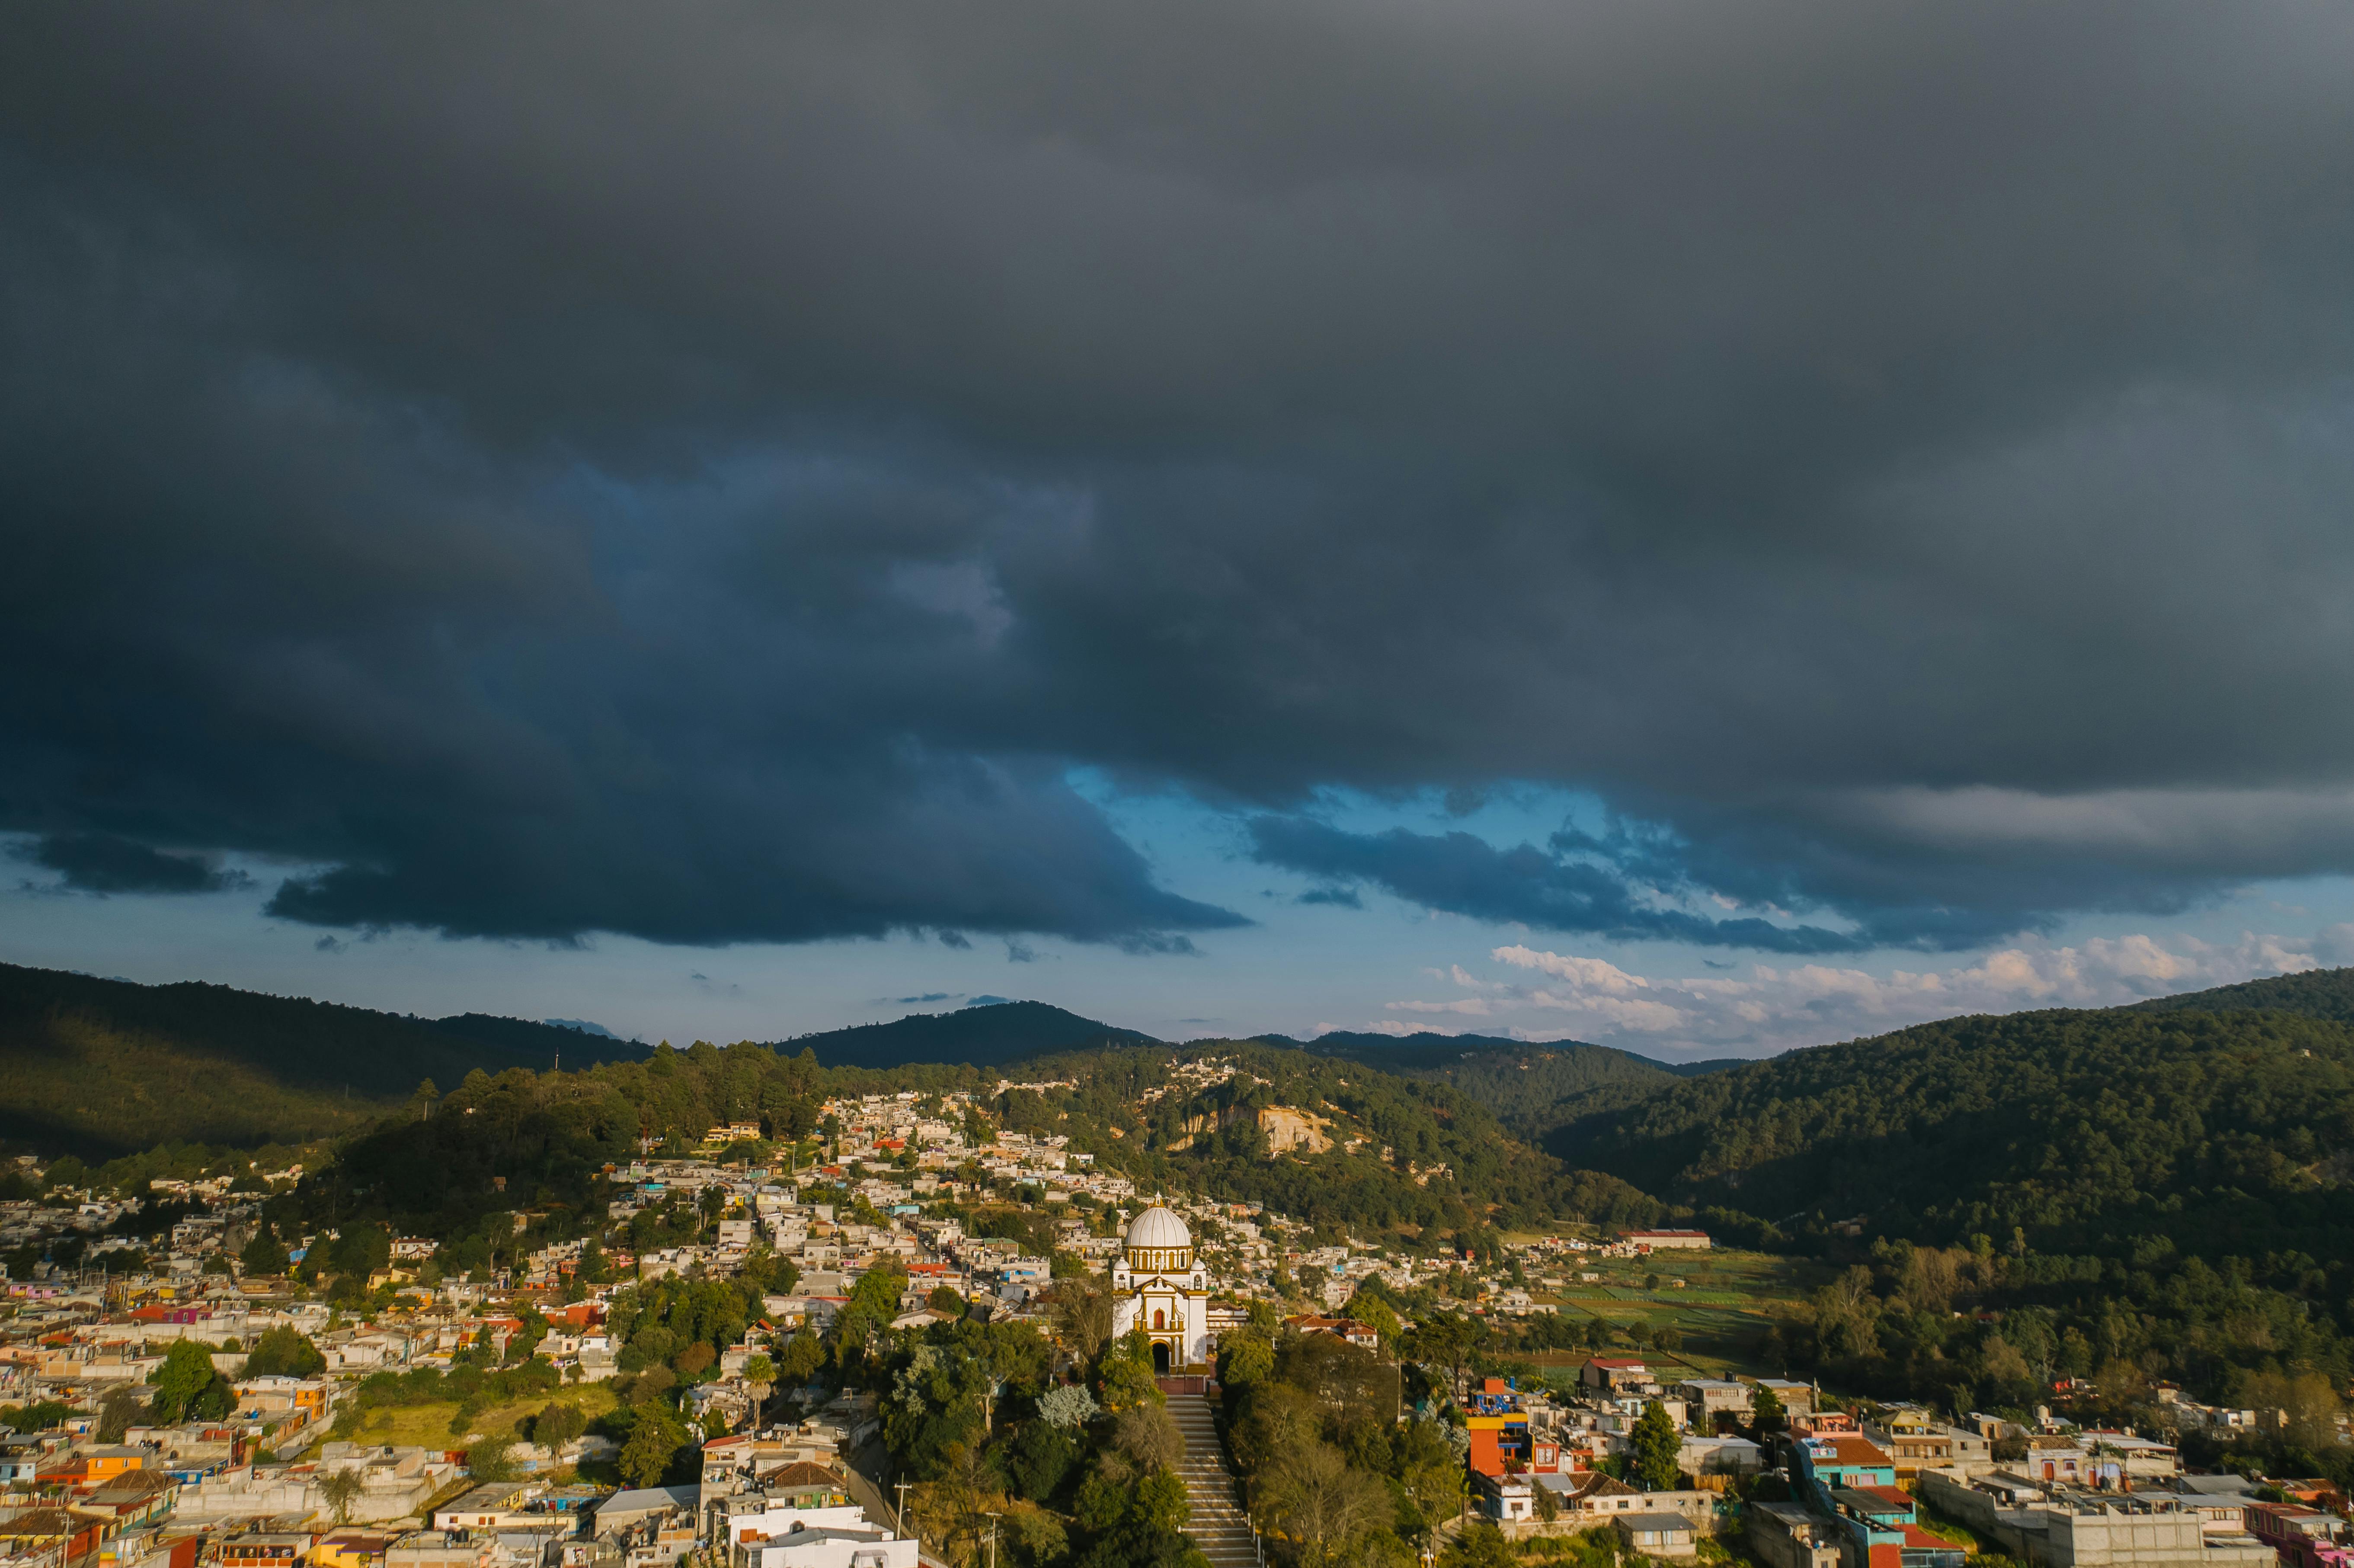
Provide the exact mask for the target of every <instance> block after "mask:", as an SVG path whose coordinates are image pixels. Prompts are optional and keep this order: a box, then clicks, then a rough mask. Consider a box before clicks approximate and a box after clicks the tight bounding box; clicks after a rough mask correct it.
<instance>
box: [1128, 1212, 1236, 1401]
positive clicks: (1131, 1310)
mask: <svg viewBox="0 0 2354 1568" xmlns="http://www.w3.org/2000/svg"><path fill="white" fill-rule="evenodd" d="M1111 1283H1112V1288H1113V1289H1114V1290H1115V1291H1118V1292H1119V1295H1118V1296H1117V1297H1116V1298H1114V1300H1113V1303H1112V1319H1111V1327H1112V1332H1113V1333H1115V1334H1125V1333H1127V1332H1128V1331H1129V1330H1131V1329H1142V1330H1144V1332H1145V1334H1146V1335H1147V1336H1148V1337H1149V1338H1150V1340H1152V1369H1153V1371H1155V1372H1168V1371H1170V1370H1171V1369H1172V1368H1175V1367H1183V1366H1198V1365H1202V1364H1204V1363H1206V1362H1207V1361H1209V1360H1210V1358H1211V1356H1212V1355H1213V1354H1214V1351H1215V1345H1216V1341H1215V1340H1214V1339H1213V1338H1212V1336H1211V1333H1210V1278H1209V1276H1208V1275H1207V1274H1205V1273H1204V1271H1203V1268H1202V1266H1201V1264H1200V1263H1199V1262H1197V1261H1196V1260H1195V1258H1194V1256H1193V1232H1192V1231H1190V1230H1188V1229H1187V1228H1186V1226H1185V1222H1184V1221H1183V1220H1181V1219H1179V1218H1178V1217H1177V1216H1176V1215H1175V1214H1173V1213H1170V1212H1169V1211H1168V1210H1167V1209H1164V1208H1162V1207H1161V1206H1160V1205H1159V1204H1158V1203H1156V1204H1154V1205H1153V1206H1152V1207H1151V1208H1149V1209H1147V1210H1145V1211H1144V1213H1140V1214H1139V1215H1137V1216H1136V1219H1135V1220H1134V1222H1133V1223H1131V1224H1129V1227H1128V1245H1127V1248H1126V1250H1124V1251H1123V1252H1122V1253H1121V1254H1120V1260H1119V1263H1118V1264H1117V1265H1116V1266H1114V1267H1113V1269H1112V1275H1111Z"/></svg>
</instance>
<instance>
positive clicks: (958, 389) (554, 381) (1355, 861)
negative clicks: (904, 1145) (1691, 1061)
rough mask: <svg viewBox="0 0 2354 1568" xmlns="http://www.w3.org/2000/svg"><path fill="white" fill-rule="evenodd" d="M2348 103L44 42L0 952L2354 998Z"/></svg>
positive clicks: (1991, 70)
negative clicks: (2338, 980) (2223, 986)
mask: <svg viewBox="0 0 2354 1568" xmlns="http://www.w3.org/2000/svg"><path fill="white" fill-rule="evenodd" d="M2348 58H2354V11H2349V10H2347V9H2345V8H2343V7H2338V6H2327V5H2267V4H2251V5H2241V6H2232V7H2228V8H2221V7H2216V6H2213V5H2207V4H2182V5H2169V4H2164V3H2149V0H2136V3H2134V4H2131V5H2122V4H2120V5H2098V4H2080V5H2070V6H2065V7H2054V6H2051V5H2042V4H2034V5H2029V4H2020V5H2002V4H1980V5H1950V6H1942V7H1940V6H1909V7H1891V6H1887V5H1876V4H1875V5H1864V4H1856V5H1844V4H1836V3H1829V0H1825V3H1814V4H1806V5H1785V4H1774V3H1770V0H1769V3H1765V4H1749V5H1730V4H1721V3H1720V4H1710V5H1701V4H1683V3H1679V0H1659V3H1654V4H1643V5H1631V4H1625V3H1619V0H1614V3H1610V4H1582V3H1576V0H1547V3H1545V4H1542V5H1537V4H1509V3H1490V0H1465V3H1459V4H1455V5H1443V6H1442V5H1426V4H1425V5H1391V4H1383V3H1381V0H1352V3H1351V4H1348V5H1339V4H1315V3H1301V0H1278V3H1276V4H1267V3H1266V0H1254V3H1253V4H1249V5H1230V4H1224V3H1221V0H1203V3H1197V4H1192V5H1182V6H1169V5H1164V6H1152V7H1145V6H1132V5H1118V4H1112V5H1104V4H1089V5H1050V4H1025V3H1023V0H1013V3H1010V4H1005V5H992V6H988V7H974V6H970V5H890V4H885V5H860V6H855V7H841V6H790V5H758V6H755V5H743V6H736V5H720V4H714V5H695V6H688V7H669V8H648V7H644V6H640V5H595V4H570V5H563V6H560V7H558V6H553V5H550V6H542V7H534V6H530V5H505V6H498V7H472V8H465V7H446V6H445V7H433V6H410V5H398V6H396V5H355V6H345V7H340V8H317V7H293V6H244V5H233V4H221V5H207V6H204V7H164V6H152V7H150V6H117V5H104V4H87V5H73V6H66V5H56V6H49V7H44V8H37V9H35V10H32V11H28V12H26V13H24V14H22V15H20V16H18V17H16V25H15V26H14V28H13V29H12V36H11V41H10V47H9V48H7V49H6V50H5V51H0V535H4V536H5V537H0V543H5V548H6V551H7V556H8V559H9V562H10V568H9V569H8V570H7V571H5V573H0V661H5V665H0V667H5V670H6V672H7V676H6V679H5V681H0V833H5V835H7V836H6V837H5V841H0V842H5V847H6V850H7V853H8V854H9V855H10V856H11V861H10V863H9V865H8V867H7V870H6V873H5V881H6V885H7V889H8V890H7V891H6V892H5V894H0V957H5V958H8V959H15V960H17V961H22V962H32V963H43V964H52V965H58V966H62V967H69V968H75V969H88V970H90V971H93V972H97V973H101V974H124V975H129V976H132V977H133V978H136V979H142V980H157V979H179V978H206V979H213V980H224V981H228V982H230V983H236V984H246V985H255V986H260V987H264V988H266V989H270V990H275V991H293V992H300V993H302V994H310V995H317V996H323V997H331V998H334V999H338V1000H345V1001H360V1002H366V1003H369V1004H372V1005H378V1006H389V1007H395V1008H398V1009H399V1010H401V1011H415V1012H447V1011H457V1010H459V1009H461V1008H479V1009H482V1010H487V1011H493V1012H514V1013H519V1014H522V1015H525V1016H535V1017H539V1016H559V1017H570V1018H588V1019H593V1020H596V1021H598V1022H604V1023H607V1024H608V1025H610V1027H612V1028H614V1029H615V1030H617V1031H618V1032H620V1033H645V1034H647V1035H649V1036H650V1037H651V1036H654V1035H684V1036H689V1037H692V1036H694V1035H696V1034H706V1035H710V1036H712V1037H716V1038H737V1037H756V1038H773V1037H779V1036H782V1035H787V1034H790V1033H797V1032H801V1031H805V1030H810V1029H816V1028H823V1027H830V1026H832V1025H835V1024H839V1023H842V1022H863V1021H865V1020H866V1019H869V1018H874V1017H886V1016H890V1015H892V1014H893V1013H895V1012H905V1011H909V1010H911V1009H915V1008H925V1009H934V1008H938V1007H942V1006H952V1005H957V1004H960V1003H961V1002H965V1001H970V1000H972V999H974V998H978V997H984V996H994V995H1016V996H1036V997H1040V998H1042V999H1044V1000H1048V1001H1058V1002H1062V1003H1064V1004H1066V1005H1069V1006H1073V1007H1075V1008H1077V1009H1079V1010H1081V1011H1085V1012H1091V1013H1093V1014H1094V1015H1096V1016H1100V1017H1106V1018H1109V1019H1112V1020H1114V1021H1116V1022H1123V1023H1129V1024H1133V1025H1136V1026H1138V1027H1142V1028H1147V1029H1150V1030H1153V1031H1154V1032H1156V1033H1176V1034H1183V1033H1214V1032H1225V1031H1235V1032H1255V1031H1259V1030H1267V1029H1279V1030H1284V1031H1286V1032H1289V1033H1304V1032H1307V1031H1310V1030H1313V1029H1316V1028H1319V1027H1323V1026H1335V1027H1350V1028H1362V1027H1387V1028H1391V1029H1394V1030H1402V1029H1409V1028H1423V1027H1437V1028H1444V1029H1456V1030H1460V1029H1476V1030H1480V1031H1483V1032H1489V1033H1527V1034H1532V1035H1539V1036H1559V1035H1574V1036H1576V1037H1579V1038H1587V1039H1604V1040H1609V1041H1611V1042H1613V1043H1616V1044H1629V1045H1633V1046H1635V1047H1637V1048H1639V1049H1646V1050H1654V1051H1657V1052H1659V1053H1661V1054H1692V1053H1702V1054H1718V1053H1723V1052H1740V1053H1755V1052H1761V1051H1766V1050H1772V1049H1777V1048H1781V1047H1784V1046H1787V1045H1791V1044H1806V1043H1809V1042H1812V1041H1818V1040H1822V1039H1828V1038H1838V1037H1841V1036H1842V1035H1847V1034H1853V1033H1866V1032H1871V1031H1873V1030H1877V1029H1881V1028H1885V1027H1890V1026H1893V1025H1894V1024H1897V1023H1902V1022H1911V1021H1913V1020H1914V1019H1916V1018H1922V1017H1930V1016H1937V1015H1940V1014H1943V1013H1949V1012H1960V1011H1966V1010H1972V1009H1978V1008H1987V1007H2016V1006H2028V1005H2044V1004H2050V1003H2052V1002H2056V1001H2115V1000H2122V999H2125V998H2128V997H2131V996H2136V995H2142V994H2148V993H2151V992H2154V991H2173V990H2181V989H2187V988H2190V987H2192V986H2196V985H2201V984H2208V983H2213V982H2215V981H2217V980H2234V979H2240V978H2244V977H2245V976H2247V975H2251V974H2259V973H2269V972H2274V971H2277V970H2280V969H2293V968H2299V967H2305V966H2308V965H2311V964H2314V963H2329V962H2344V961H2348V960H2349V959H2354V924H2349V922H2354V891H2350V890H2354V880H2349V876H2350V875H2354V725H2349V723H2347V722H2346V717H2347V715H2348V713H2349V705H2354V613H2349V611H2354V527H2349V503H2354V377H2349V370H2354V85H2349V79H2348V78H2347V76H2346V72H2345V70H2344V62H2345V61H2346V60H2347V59H2348Z"/></svg>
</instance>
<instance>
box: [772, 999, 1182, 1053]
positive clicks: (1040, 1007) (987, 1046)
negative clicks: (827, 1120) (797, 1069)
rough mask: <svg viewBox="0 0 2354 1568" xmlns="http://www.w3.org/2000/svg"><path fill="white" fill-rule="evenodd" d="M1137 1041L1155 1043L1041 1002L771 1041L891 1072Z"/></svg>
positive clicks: (922, 1015)
mask: <svg viewBox="0 0 2354 1568" xmlns="http://www.w3.org/2000/svg"><path fill="white" fill-rule="evenodd" d="M1113 1044H1158V1042H1156V1041H1154V1040H1153V1039H1152V1036H1150V1034H1140V1033H1137V1032H1136V1031H1135V1030H1133V1029H1122V1028H1119V1026H1117V1025H1115V1024H1110V1023H1098V1022H1096V1021H1095V1020H1094V1019H1092V1018H1082V1017H1080V1016H1079V1015H1078V1014H1077V1013H1076V1012H1066V1011H1064V1010H1063V1009H1062V1008H1059V1007H1055V1006H1052V1005H1050V1004H1048V1003H1046V1002H1043V1001H998V1002H983V1003H980V1004H977V1005H975V1006H971V1007H961V1008H959V1009H957V1010H956V1011H955V1012H911V1013H909V1014H908V1015H907V1017H905V1018H900V1019H895V1020H893V1021H892V1022H888V1023H860V1024H854V1025H853V1026H852V1027H850V1028H848V1029H831V1030H827V1031H824V1032H823V1033H817V1034H800V1035H795V1036H794V1037H793V1038H792V1039H790V1040H780V1041H777V1042H775V1043H774V1049H776V1050H779V1051H783V1052H788V1053H792V1052H800V1051H813V1052H815V1053H816V1054H817V1059H818V1060H819V1061H821V1062H822V1063H824V1064H825V1065H827V1066H829V1067H874V1068H889V1067H905V1066H910V1065H915V1064H917V1063H919V1062H938V1063H944V1064H948V1065H955V1064H958V1063H970V1064H971V1065H974V1066H995V1065H1002V1064H1004V1063H1008V1062H1020V1061H1026V1060H1028V1059H1030V1058H1032V1057H1035V1056H1044V1055H1048V1054H1053V1053H1055V1052H1058V1051H1077V1050H1083V1049H1085V1048H1087V1047H1088V1046H1090V1045H1113Z"/></svg>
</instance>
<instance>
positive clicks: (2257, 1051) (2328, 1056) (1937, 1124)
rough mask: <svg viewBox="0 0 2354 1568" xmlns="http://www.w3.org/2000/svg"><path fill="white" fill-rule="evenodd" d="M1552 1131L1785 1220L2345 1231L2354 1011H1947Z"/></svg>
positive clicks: (1918, 1232)
mask: <svg viewBox="0 0 2354 1568" xmlns="http://www.w3.org/2000/svg"><path fill="white" fill-rule="evenodd" d="M1548 1147H1549V1148H1550V1149H1551V1150H1553V1152H1554V1153H1555V1154H1556V1155H1559V1156H1560V1157H1562V1158H1564V1159H1565V1160H1569V1161H1571V1162H1572V1163H1575V1164H1584V1165H1590V1166H1593V1167H1594V1168H1596V1169H1597V1170H1601V1171H1609V1172H1610V1173H1612V1174H1614V1175H1617V1176H1618V1177H1621V1178H1623V1179H1625V1180H1626V1181H1630V1182H1632V1183H1634V1184H1635V1185H1636V1186H1638V1187H1640V1188H1642V1189H1643V1190H1645V1191H1647V1192H1654V1193H1657V1194H1659V1196H1661V1197H1663V1198H1667V1199H1670V1200H1671V1201H1675V1202H1689V1203H1692V1204H1696V1205H1701V1204H1712V1205H1723V1206H1725V1207H1728V1208H1735V1209H1740V1210H1744V1211H1746V1212H1747V1213H1751V1214H1754V1215H1757V1216H1759V1217H1761V1218H1763V1219H1765V1220H1769V1221H1777V1222H1781V1223H1783V1224H1787V1225H1788V1226H1790V1227H1791V1228H1794V1229H1795V1228H1802V1227H1803V1226H1805V1225H1807V1224H1812V1223H1814V1222H1815V1221H1816V1220H1817V1219H1818V1217H1819V1219H1821V1220H1826V1221H1837V1220H1840V1219H1845V1218H1849V1217H1851V1216H1861V1217H1863V1218H1865V1219H1866V1220H1867V1221H1868V1223H1869V1224H1871V1226H1872V1228H1875V1229H1881V1230H1885V1231H1887V1232H1889V1233H1892V1234H1907V1235H1911V1236H1914V1238H1916V1239H1921V1240H1935V1241H1941V1242H1963V1243H1967V1238H1969V1237H1970V1236H1972V1235H1974V1234H1986V1235H1988V1236H1991V1237H1993V1238H1995V1239H1996V1240H1997V1241H1999V1242H2000V1241H2007V1240H2008V1239H2009V1237H2010V1236H2011V1234H2012V1229H2013V1227H2014V1226H2017V1227H2020V1228H2023V1229H2024V1230H2025V1231H2026V1232H2027V1235H2028V1240H2029V1241H2030V1242H2031V1244H2032V1245H2035V1246H2036V1247H2038V1248H2040V1249H2041V1250H2045V1251H2056V1250H2079V1251H2083V1250H2104V1251H2109V1250H2115V1249H2117V1248H2121V1247H2123V1246H2125V1245H2126V1244H2127V1243H2128V1241H2129V1240H2130V1238H2132V1237H2135V1236H2137V1235H2143V1234H2164V1235H2167V1236H2169V1237H2170V1238H2171V1239H2172V1241H2173V1242H2174V1244H2175V1245H2179V1246H2180V1247H2181V1248H2182V1249H2183V1250H2184V1251H2186V1252H2200V1253H2205V1254H2208V1255H2225V1254H2250V1255H2253V1254H2256V1253H2262V1252H2264V1251H2269V1250H2274V1249H2278V1248H2291V1247H2293V1248H2299V1249H2302V1250H2304V1251H2306V1252H2308V1253H2311V1254H2314V1255H2317V1256H2324V1257H2327V1256H2343V1255H2347V1253H2348V1252H2349V1248H2354V1223H2349V1212H2348V1204H2347V1202H2346V1199H2347V1196H2348V1194H2347V1192H2346V1191H2345V1189H2344V1188H2343V1186H2342V1185H2339V1184H2338V1182H2340V1181H2342V1175H2341V1174H2340V1173H2341V1172H2342V1170H2343V1167H2344V1164H2345V1159H2344V1158H2343V1157H2345V1156H2346V1155H2347V1153H2348V1151H2349V1150H2354V1029H2349V1028H2348V1027H2347V1026H2345V1025H2342V1024H2339V1023H2336V1022H2327V1021H2323V1020H2316V1019H2306V1018H2298V1017H2293V1016H2288V1015H2285V1014H2282V1013H2278V1012H2245V1013H2231V1012H2224V1013H2216V1012H2131V1011H2123V1010H2111V1011H2102V1012H2073V1011H2053V1012H2030V1013H2018V1014H2013V1015H2010V1016H2008V1017H1975V1018H1958V1019H1949V1020H1946V1021H1945V1022H1938V1023H1929V1024H1923V1025H1920V1026H1919V1027H1916V1028H1913V1029H1906V1030H1902V1031H1899V1032H1898V1033H1893V1034H1889V1035H1884V1036H1882V1037H1880V1038H1878V1039H1872V1040H1861V1041H1856V1042H1852V1043H1850V1044H1842V1045H1826V1046H1819V1047H1817V1048H1815V1049H1813V1050H1807V1051H1793V1052H1791V1053H1789V1054H1787V1055H1784V1056H1779V1057H1776V1058H1774V1059H1773V1060H1770V1061H1765V1062H1759V1063H1755V1064H1754V1065H1749V1066H1745V1067H1741V1068H1738V1069H1735V1070H1734V1071H1732V1072H1727V1073H1718V1074H1712V1075H1709V1076H1707V1077H1703V1078H1697V1079H1691V1080H1687V1081H1684V1082H1681V1083H1678V1084H1676V1085H1673V1086H1670V1087H1668V1088H1665V1089H1662V1090H1660V1091H1659V1092H1657V1093H1655V1094H1653V1095H1651V1096H1650V1097H1648V1098H1646V1099H1644V1100H1643V1101H1641V1102H1639V1103H1638V1104H1636V1105H1634V1106H1632V1107H1628V1108H1625V1109H1623V1110H1608V1111H1603V1112H1598V1113H1596V1114H1594V1115H1589V1116H1586V1117H1584V1118H1580V1119H1578V1120H1576V1121H1575V1122H1573V1123H1571V1124H1569V1125H1568V1126H1566V1127H1564V1128H1561V1129H1560V1130H1559V1131H1557V1132H1556V1133H1555V1134H1554V1135H1553V1137H1552V1138H1551V1139H1549V1140H1548Z"/></svg>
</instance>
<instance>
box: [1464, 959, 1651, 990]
mask: <svg viewBox="0 0 2354 1568" xmlns="http://www.w3.org/2000/svg"><path fill="white" fill-rule="evenodd" d="M1488 956H1489V957H1490V958H1491V959H1495V960H1496V962H1498V963H1500V964H1513V965H1516V966H1518V967H1519V968H1521V969H1535V970H1537V971H1539V972H1540V973H1543V974H1549V975H1557V976H1559V977H1560V978H1561V979H1563V980H1568V981H1569V982H1571V983H1572V984H1573V985H1576V986H1580V987H1584V988H1587V989H1591V990H1594V991H1609V992H1611V993H1613V994H1618V993H1623V992H1626V991H1636V990H1638V989H1640V988H1642V987H1644V986H1648V985H1649V984H1650V983H1651V982H1650V981H1649V980H1645V979H1643V978H1642V977H1641V976H1640V975H1630V974H1628V972H1627V971H1626V970H1625V969H1620V968H1619V967H1618V966H1617V965H1616V964H1614V963H1609V962H1607V961H1606V960H1604V959H1580V958H1575V957H1572V956H1570V955H1567V954H1564V953H1540V952H1537V951H1535V950H1534V949H1532V948H1519V947H1514V948H1497V949H1496V950H1495V951H1493V952H1491V953H1490V954H1489V955H1488Z"/></svg>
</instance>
